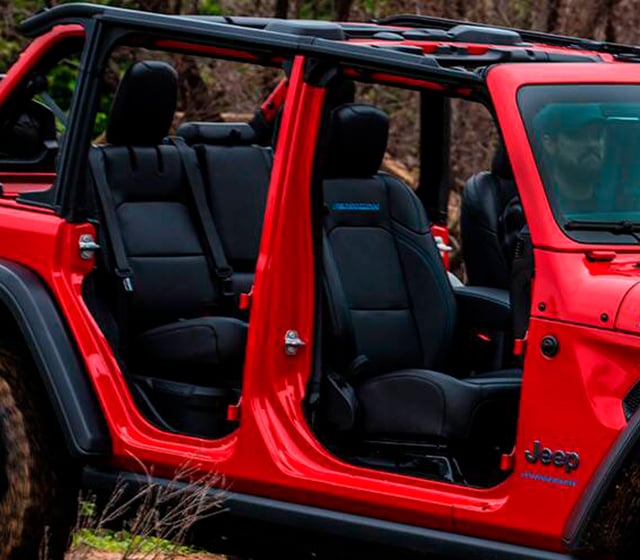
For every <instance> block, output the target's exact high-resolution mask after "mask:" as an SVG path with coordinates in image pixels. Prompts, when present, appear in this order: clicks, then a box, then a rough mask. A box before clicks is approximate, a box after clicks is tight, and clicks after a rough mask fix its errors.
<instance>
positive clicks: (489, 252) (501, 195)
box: [460, 144, 525, 289]
mask: <svg viewBox="0 0 640 560" xmlns="http://www.w3.org/2000/svg"><path fill="white" fill-rule="evenodd" d="M524 225H525V220H524V213H523V211H522V205H521V204H520V199H519V198H518V192H517V189H516V185H515V182H514V179H513V171H512V169H511V165H510V163H509V159H508V157H507V153H506V150H505V148H504V145H502V144H500V145H499V146H498V149H497V150H496V153H495V155H494V158H493V163H492V166H491V172H487V171H483V172H481V173H478V174H476V175H474V176H473V177H471V179H469V181H467V184H466V186H465V189H464V192H463V195H462V207H461V213H460V230H461V236H462V249H463V251H464V261H465V265H466V270H467V277H468V280H469V284H470V285H473V286H489V287H493V288H502V289H508V288H509V285H510V276H511V265H512V262H513V257H514V253H515V247H516V241H517V239H518V234H519V233H520V230H521V229H522V228H523V227H524Z"/></svg>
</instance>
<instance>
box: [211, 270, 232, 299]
mask: <svg viewBox="0 0 640 560" xmlns="http://www.w3.org/2000/svg"><path fill="white" fill-rule="evenodd" d="M216 275H217V276H218V278H219V279H220V285H221V286H222V295H223V296H224V297H232V296H235V295H236V294H235V292H234V291H233V270H232V269H231V268H230V267H224V268H217V269H216Z"/></svg>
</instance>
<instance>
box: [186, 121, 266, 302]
mask: <svg viewBox="0 0 640 560" xmlns="http://www.w3.org/2000/svg"><path fill="white" fill-rule="evenodd" d="M176 134H177V135H178V136H181V137H182V138H184V139H185V141H186V142H187V143H189V144H191V145H192V146H193V147H194V149H195V150H196V152H197V153H198V159H199V161H200V167H201V169H202V172H203V174H204V177H205V184H206V188H207V196H208V199H209V204H210V208H211V212H212V213H213V218H214V221H215V223H216V227H217V229H218V233H219V234H220V238H221V240H222V244H223V246H224V250H225V254H226V255H227V259H228V261H229V264H230V265H231V266H232V268H233V271H234V274H233V286H234V291H235V292H236V293H239V292H247V291H249V290H250V289H251V285H252V284H253V279H254V275H255V267H256V263H257V260H258V251H259V249H260V237H261V235H262V225H263V222H264V213H265V209H266V204H267V193H268V190H269V180H270V177H271V166H272V163H273V152H272V150H271V148H266V147H263V146H258V145H256V144H255V140H256V138H255V132H254V130H253V128H252V127H251V126H249V125H248V124H246V123H185V124H183V125H182V126H180V127H179V128H178V130H177V131H176Z"/></svg>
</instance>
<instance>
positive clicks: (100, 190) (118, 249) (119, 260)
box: [89, 148, 134, 292]
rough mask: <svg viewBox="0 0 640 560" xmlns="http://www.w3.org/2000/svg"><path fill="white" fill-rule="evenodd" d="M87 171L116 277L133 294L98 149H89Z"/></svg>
mask: <svg viewBox="0 0 640 560" xmlns="http://www.w3.org/2000/svg"><path fill="white" fill-rule="evenodd" d="M89 171H90V172H91V178H92V179H93V183H94V184H95V186H96V192H97V194H98V198H99V199H100V205H101V206H102V215H103V217H104V222H105V223H104V226H105V229H106V234H107V238H108V240H109V244H110V245H111V252H112V254H113V261H114V265H115V273H116V276H117V277H118V278H119V279H120V280H121V281H122V286H123V288H124V291H125V292H133V290H134V287H133V270H131V267H130V266H129V261H128V260H127V252H126V250H125V248H124V241H123V240H122V235H121V233H120V224H119V222H118V217H117V216H116V207H115V202H114V201H113V195H112V193H111V189H110V187H109V183H108V181H107V172H106V169H105V163H104V155H103V153H102V150H101V149H99V148H91V149H90V150H89Z"/></svg>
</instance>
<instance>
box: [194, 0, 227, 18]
mask: <svg viewBox="0 0 640 560" xmlns="http://www.w3.org/2000/svg"><path fill="white" fill-rule="evenodd" d="M198 13H199V14H203V15H208V16H219V15H221V14H223V13H224V10H223V9H222V6H220V2H218V0H198Z"/></svg>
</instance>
